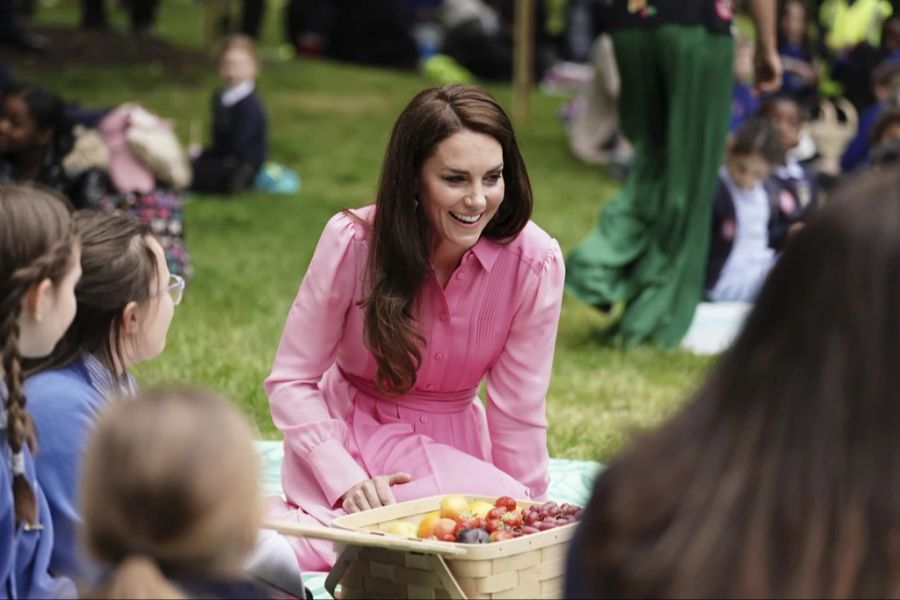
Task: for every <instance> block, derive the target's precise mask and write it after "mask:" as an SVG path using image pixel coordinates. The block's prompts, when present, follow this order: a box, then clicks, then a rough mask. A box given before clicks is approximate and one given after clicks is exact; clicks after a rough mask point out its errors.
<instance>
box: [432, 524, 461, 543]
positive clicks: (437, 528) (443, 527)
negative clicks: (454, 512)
mask: <svg viewBox="0 0 900 600" xmlns="http://www.w3.org/2000/svg"><path fill="white" fill-rule="evenodd" d="M431 535H433V536H434V537H436V538H437V539H439V540H443V539H444V538H445V537H446V536H453V539H454V540H455V539H456V521H454V520H453V519H444V518H441V519H438V521H437V523H435V524H434V529H433V530H432V532H431ZM445 541H446V540H445Z"/></svg>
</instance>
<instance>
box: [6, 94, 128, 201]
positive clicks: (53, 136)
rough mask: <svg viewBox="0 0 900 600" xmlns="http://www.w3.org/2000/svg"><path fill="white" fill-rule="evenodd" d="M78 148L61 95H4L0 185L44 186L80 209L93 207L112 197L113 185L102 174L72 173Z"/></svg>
mask: <svg viewBox="0 0 900 600" xmlns="http://www.w3.org/2000/svg"><path fill="white" fill-rule="evenodd" d="M74 147H75V134H74V125H73V123H72V121H70V120H69V117H68V115H67V113H66V105H65V103H64V102H63V100H62V98H60V97H59V96H58V95H57V94H55V93H53V92H51V91H49V90H46V89H44V88H41V87H36V86H30V85H26V84H13V85H11V86H9V87H8V88H6V89H5V90H0V183H40V184H42V185H45V186H47V187H50V188H53V189H54V190H56V191H58V192H59V193H61V194H62V195H64V196H65V197H66V198H68V199H69V200H70V201H71V202H72V204H73V205H74V206H75V207H76V208H82V207H86V206H93V205H95V204H96V203H97V202H99V201H100V199H101V198H102V197H103V196H104V195H106V194H108V193H109V191H110V184H109V180H108V178H107V176H106V173H105V171H103V170H101V169H98V168H85V169H79V170H73V169H71V168H67V167H66V165H65V159H66V157H67V156H68V155H69V153H70V152H71V151H72V150H73V148H74Z"/></svg>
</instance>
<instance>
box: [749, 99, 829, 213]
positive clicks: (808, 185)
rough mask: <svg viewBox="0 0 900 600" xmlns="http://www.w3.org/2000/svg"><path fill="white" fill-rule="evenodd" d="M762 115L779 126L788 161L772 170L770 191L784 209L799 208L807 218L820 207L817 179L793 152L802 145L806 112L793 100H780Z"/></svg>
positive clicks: (767, 105)
mask: <svg viewBox="0 0 900 600" xmlns="http://www.w3.org/2000/svg"><path fill="white" fill-rule="evenodd" d="M759 114H760V116H761V117H763V118H765V119H768V120H769V121H771V122H772V124H773V125H774V126H775V129H776V130H777V131H778V137H779V139H780V141H781V149H782V151H783V152H784V161H783V162H782V163H780V164H776V165H775V166H774V168H773V169H772V174H771V176H770V177H769V180H768V181H767V183H766V185H767V187H769V188H770V191H771V192H772V193H774V195H775V199H776V200H777V202H778V204H779V205H780V206H781V205H784V206H785V207H786V208H787V209H790V208H791V207H792V206H793V207H797V208H798V209H799V210H800V212H801V213H804V214H805V213H807V212H808V211H810V210H813V209H814V208H815V207H816V206H818V204H819V185H818V183H817V181H816V175H815V173H814V172H813V171H812V170H811V169H809V168H808V167H804V166H803V165H801V164H800V162H799V161H798V160H797V158H796V156H794V154H793V153H792V152H791V151H792V150H793V149H794V148H796V147H797V146H798V145H800V132H801V131H802V130H803V124H804V123H805V121H806V119H805V115H804V110H803V108H802V107H801V106H800V104H799V103H798V101H797V100H795V99H794V98H792V97H790V96H776V97H774V98H771V99H770V100H768V101H766V102H765V103H764V104H763V107H762V109H760V112H759ZM789 212H793V211H792V210H789Z"/></svg>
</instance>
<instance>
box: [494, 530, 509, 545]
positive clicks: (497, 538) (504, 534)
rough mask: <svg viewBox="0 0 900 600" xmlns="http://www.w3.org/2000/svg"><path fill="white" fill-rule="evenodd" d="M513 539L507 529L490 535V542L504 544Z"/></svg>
mask: <svg viewBox="0 0 900 600" xmlns="http://www.w3.org/2000/svg"><path fill="white" fill-rule="evenodd" d="M511 539H513V534H512V532H511V531H509V530H508V529H498V530H497V531H495V532H494V533H492V534H491V541H492V542H504V541H506V540H511Z"/></svg>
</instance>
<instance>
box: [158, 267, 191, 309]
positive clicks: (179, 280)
mask: <svg viewBox="0 0 900 600" xmlns="http://www.w3.org/2000/svg"><path fill="white" fill-rule="evenodd" d="M185 285H186V284H185V281H184V277H182V276H181V275H175V274H172V275H169V285H167V286H166V288H165V289H163V290H160V291H159V293H160V294H162V293H166V294H169V296H171V298H172V304H174V305H175V306H178V305H179V304H181V299H182V298H183V297H184V286H185Z"/></svg>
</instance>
